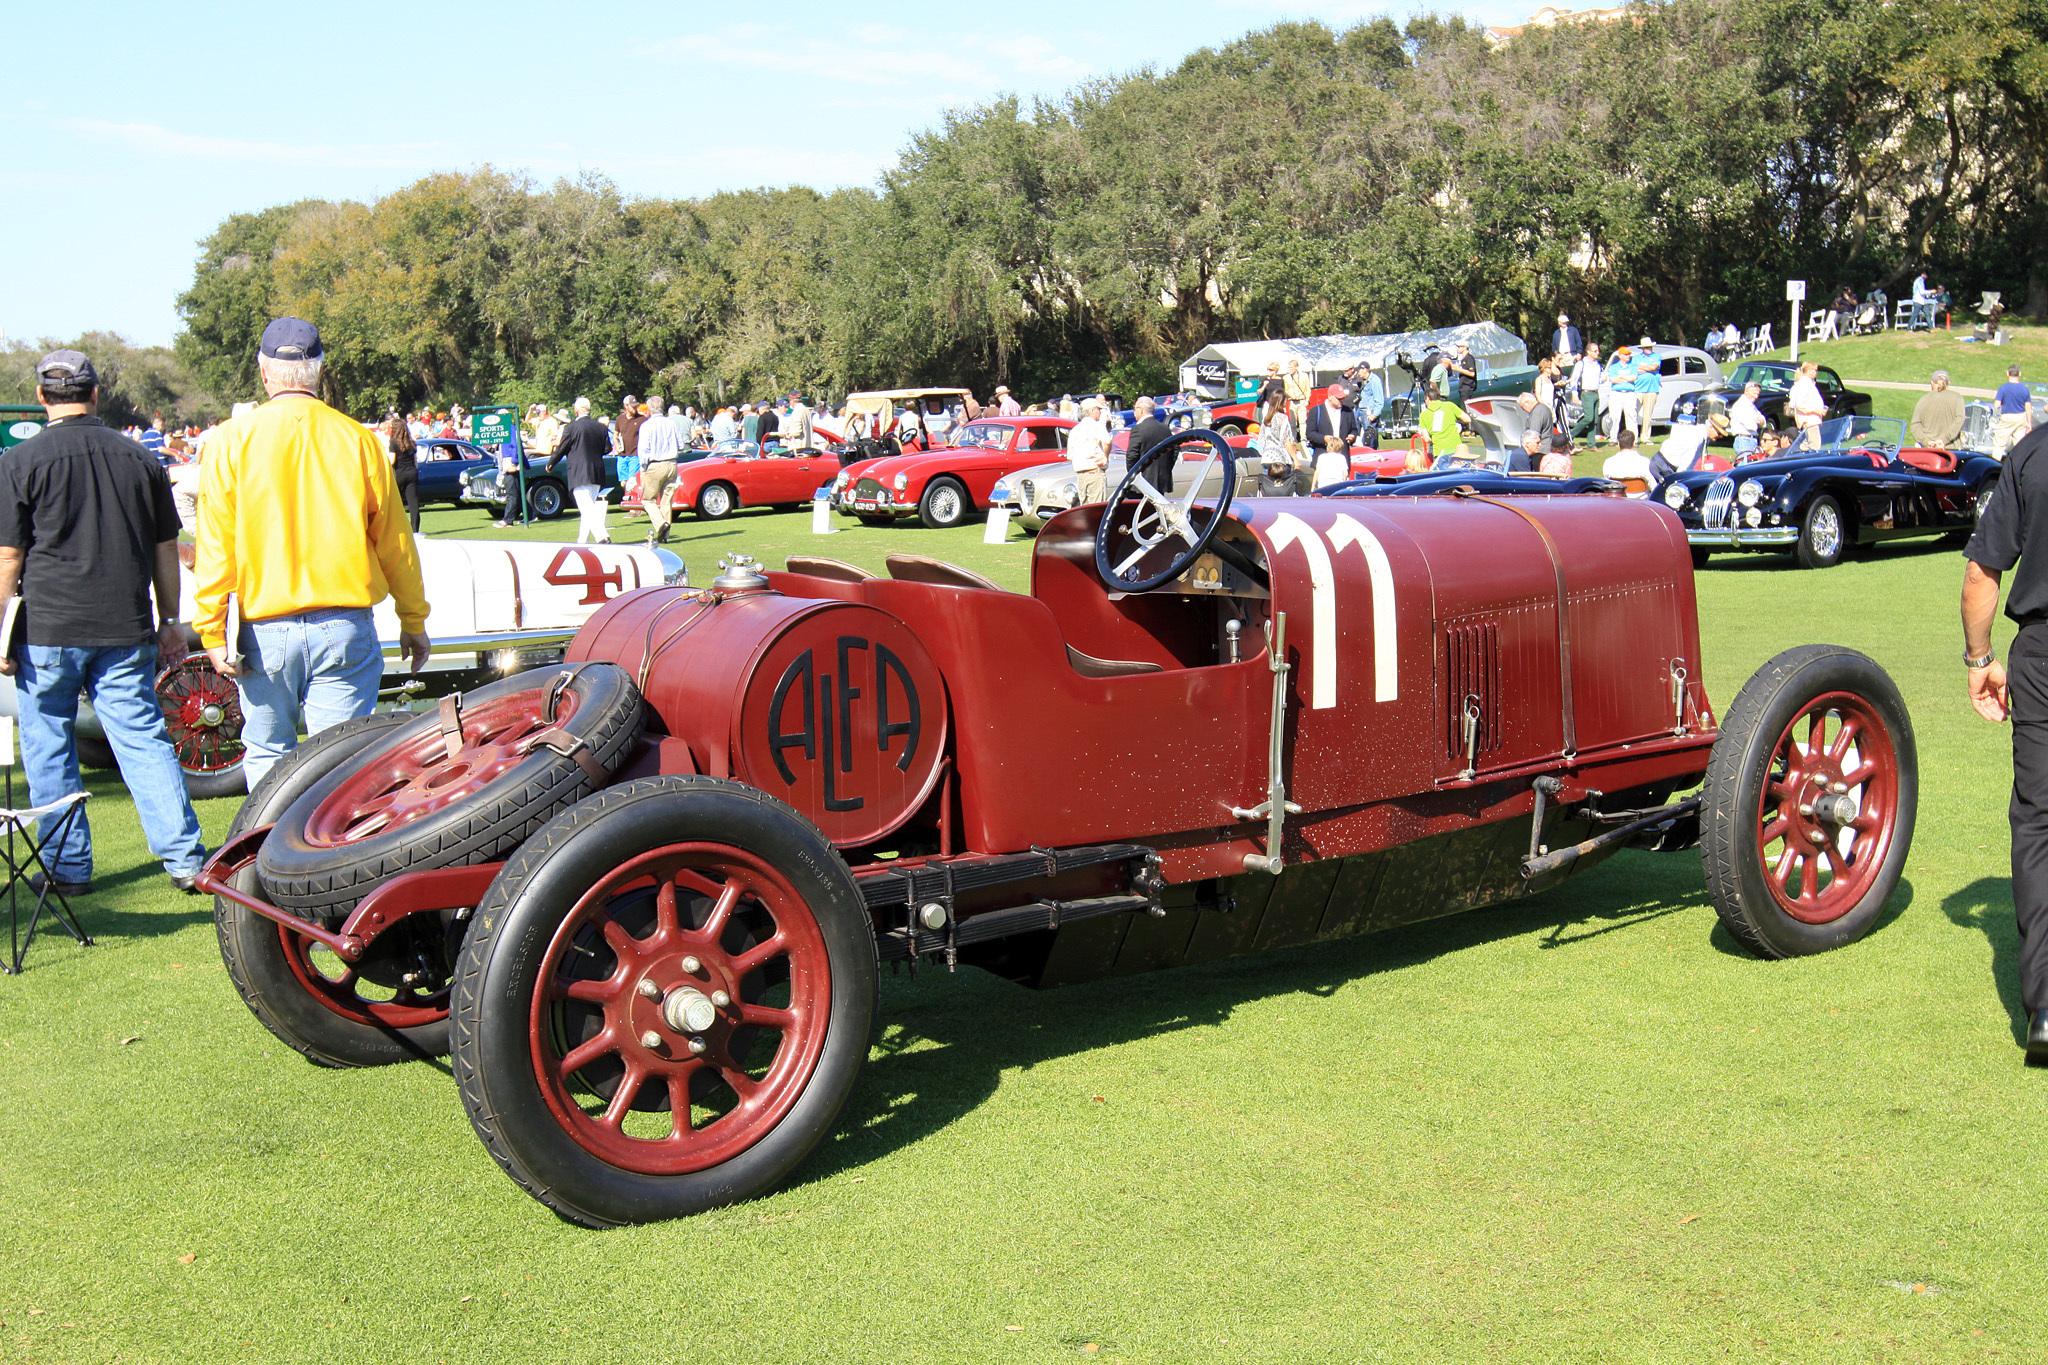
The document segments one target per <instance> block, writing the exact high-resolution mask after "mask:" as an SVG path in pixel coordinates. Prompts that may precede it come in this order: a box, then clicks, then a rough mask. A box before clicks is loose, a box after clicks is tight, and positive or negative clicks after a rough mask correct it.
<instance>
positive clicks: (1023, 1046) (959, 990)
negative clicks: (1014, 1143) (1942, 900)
mask: <svg viewBox="0 0 2048 1365" xmlns="http://www.w3.org/2000/svg"><path fill="white" fill-rule="evenodd" d="M1653 859H1654V861H1653ZM1660 862H1661V863H1662V864H1663V866H1662V867H1659V866H1658V864H1659V863H1660ZM1680 864H1685V865H1686V866H1685V867H1683V868H1680V867H1679V865H1680ZM1904 899H1905V900H1910V896H1908V897H1906V898H1904ZM1674 901H1682V902H1683V903H1680V904H1674V903H1673V902H1674ZM1699 904H1700V887H1699V881H1698V873H1697V864H1694V863H1691V861H1690V860H1689V859H1685V858H1682V857H1680V858H1662V857H1657V856H1656V855H1643V856H1642V857H1639V858H1636V859H1631V860H1630V862H1629V863H1628V864H1621V863H1620V860H1616V861H1615V862H1611V863H1609V864H1607V865H1605V867H1603V868H1602V869H1599V870H1597V871H1596V872H1595V873H1594V874H1592V875H1589V876H1587V877H1585V878H1584V879H1583V880H1582V881H1580V882H1578V883H1577V884H1576V885H1575V886H1574V887H1573V890H1572V891H1571V892H1564V891H1562V889H1560V890H1558V891H1553V892H1549V893H1546V894H1545V895H1543V896H1539V897H1537V898H1535V899H1532V900H1528V901H1517V902H1511V903H1510V904H1508V905H1506V906H1503V907H1500V908H1496V909H1491V910H1480V911H1472V912H1467V913H1465V914H1461V915H1455V916H1451V917H1447V918H1444V919H1438V920H1431V921H1428V922H1425V923H1422V924H1416V925H1410V926H1407V927H1405V928H1400V929H1393V930H1388V931H1386V932H1383V933H1379V934H1372V935H1367V936H1365V937H1362V938H1355V939H1344V940H1338V941H1333V942H1328V943H1319V944H1311V945H1306V946H1303V947H1299V948H1290V949H1282V950H1278V951H1273V952H1268V953H1263V954H1258V955H1255V956H1250V957H1242V958H1232V959H1227V960H1225V961H1221V962H1215V963H1208V964H1204V965H1201V966H1194V967H1181V968H1174V969H1170V970H1167V971H1161V972H1151V973H1147V974H1144V975H1139V976H1125V977H1118V978H1114V979H1111V980H1107V981H1099V982H1093V983H1090V984H1087V985H1079V986H1067V987H1062V988H1059V989H1055V990H1046V991H1034V990H1030V989H1027V988H1025V987H1021V986H1015V985H1012V984H1011V983H1009V982H1007V981H1004V980H1002V979H1000V978H997V977H994V976H991V975H989V974H987V973H984V972H980V971H975V970H971V969H969V970H963V971H962V972H960V973H958V974H957V975H953V976H948V974H947V973H946V972H945V970H944V969H943V968H936V969H931V968H927V969H925V970H922V971H920V972H919V974H918V976H917V977H916V978H915V979H912V978H911V977H909V976H908V974H907V973H906V974H902V975H894V976H892V975H887V974H885V975H884V976H883V978H882V989H881V993H880V1000H879V1001H878V1006H877V1013H878V1016H879V1018H880V1020H881V1022H882V1029H883V1037H882V1038H881V1039H880V1041H879V1042H878V1043H877V1044H876V1047H875V1049H874V1052H873V1054H872V1055H871V1057H870V1060H869V1063H868V1066H867V1068H866V1070H865V1071H864V1072H863V1073H862V1076H861V1080H860V1084H859V1085H858V1087H857V1088H856V1089H855V1091H854V1093H853V1096H852V1098H851V1099H850V1100H849V1101H848V1103H847V1107H846V1109H845V1111H844V1112H843V1113H842V1114H841V1115H840V1118H839V1121H838V1123H837V1124H836V1125H835V1128H834V1131H833V1133H832V1134H831V1135H830V1136H829V1137H827V1138H826V1140H825V1141H824V1142H823V1143H822V1144H821V1145H820V1146H819V1148H818V1150H817V1151H816V1152H815V1153H814V1154H813V1155H812V1156H811V1157H810V1158H809V1160H807V1161H806V1162H805V1163H804V1165H803V1166H802V1167H801V1168H799V1169H798V1171H797V1172H796V1173H795V1174H794V1177H793V1179H792V1181H791V1183H790V1187H791V1188H794V1187H796V1186H799V1185H804V1184H809V1183H811V1182H813V1181H818V1180H828V1179H831V1178H832V1177H834V1176H836V1175H839V1174H842V1173H844V1172H846V1171H849V1170H853V1169H856V1168H858V1167H861V1166H864V1165H866V1164H868V1163H870V1162H873V1161H875V1160H877V1159H879V1158H881V1157H884V1156H886V1155H888V1154H890V1153H893V1152H895V1151H897V1150H898V1149H900V1148H904V1147H908V1146H911V1145H913V1144H915V1143H917V1142H918V1141H920V1140H922V1139H924V1138H926V1137H929V1136H931V1135H933V1134H935V1133H938V1132H940V1131H941V1130H943V1129H945V1128H946V1127H948V1126H949V1125H951V1124H952V1123H954V1122H955V1121H956V1120H958V1119H960V1118H962V1117H964V1116H965V1115H967V1114H969V1113H971V1112H972V1111H973V1110H975V1109H976V1108H978V1107H979V1106H980V1105H981V1104H982V1103H983V1102H984V1101H986V1100H987V1099H988V1098H989V1096H990V1095H992V1094H993V1093H994V1092H995V1089H996V1086H997V1084H998V1083H999V1081H1000V1078H1001V1076H1002V1073H1003V1072H1005V1071H1008V1070H1013V1069H1016V1068H1020V1067H1022V1068H1029V1067H1032V1066H1035V1065H1037V1064H1039V1063H1041V1062H1046V1061H1050V1060H1053V1059H1056V1058H1061V1057H1067V1056H1071V1055H1074V1054H1076V1053H1081V1052H1086V1051H1090V1050H1093V1049H1096V1048H1101V1047H1109V1046H1115V1045H1117V1044H1120V1043H1128V1042H1133V1041H1136V1040H1138V1039H1142V1038H1150V1037H1155V1036H1158V1035H1161V1034H1167V1033H1176V1032H1179V1031H1182V1030H1186V1029H1199V1028H1214V1027H1219V1026H1221V1025H1223V1024H1225V1023H1227V1022H1228V1021H1229V1020H1230V1017H1231V1015H1232V1014H1233V1013H1234V1012H1235V1011H1236V1010H1237V1009H1238V1007H1239V1006H1241V1005H1245V1004H1247V1003H1250V1002H1252V1001H1255V1000H1263V999H1268V998H1270V997H1274V996H1285V995H1295V994H1306V995H1315V996H1325V997H1327V996H1330V995H1333V994H1335V993H1336V992H1337V991H1339V990H1341V989H1342V988H1344V987H1346V986H1349V985H1353V984H1355V983H1357V982H1360V981H1365V980H1369V979H1370V978H1372V977H1374V976H1376V975H1379V974H1381V973H1384V972H1397V971H1401V970H1403V969H1405V968H1409V967H1414V966H1418V965H1420V964H1423V963H1427V962H1430V961H1432V960H1434V959H1436V958H1439V957H1443V956H1445V955H1447V954H1454V953H1458V952H1462V951H1464V950H1465V949H1468V948H1472V947H1476V946H1478V945H1481V944H1485V943H1490V942H1494V941H1496V940H1499V939H1505V938H1517V937H1522V936H1526V935H1529V934H1532V933H1537V932H1539V931H1541V930H1544V929H1546V928H1547V929H1548V930H1549V931H1550V932H1549V933H1547V934H1543V935H1542V936H1541V937H1540V938H1539V939H1538V940H1537V947H1538V948H1539V949H1540V950H1544V951H1556V950H1560V949H1568V948H1570V947H1572V946H1574V945H1576V944H1579V943H1584V942H1587V941H1589V940H1591V939H1595V938H1599V937H1602V936H1603V935H1606V934H1612V933H1617V932H1622V931H1626V930H1632V929H1639V928H1642V927H1644V926H1647V925H1650V924H1653V923H1655V922H1656V921H1658V920H1661V919H1663V918H1665V917H1666V916H1669V915H1672V914H1676V913H1678V912H1679V911H1681V910H1697V909H1698V908H1699ZM1903 908H1904V905H1903V904H1901V905H1900V906H1899V909H1901V910H1903ZM1888 913H1890V912H1888ZM1715 927H1716V931H1717V933H1718V932H1722V931H1720V930H1719V925H1718V922H1717V924H1716V926H1715ZM1730 942H1731V943H1732V940H1731V941H1730Z"/></svg>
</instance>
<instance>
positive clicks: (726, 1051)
mask: <svg viewBox="0 0 2048 1365" xmlns="http://www.w3.org/2000/svg"><path fill="white" fill-rule="evenodd" d="M541 981H542V983H543V988H542V990H541V991H539V992H537V993H536V995H535V998H534V1002H533V1017H532V1039H533V1064H534V1068H535V1072H536V1075H537V1077H538V1079H539V1081H540V1084H541V1088H542V1093H544V1094H545V1095H546V1096H547V1100H548V1107H549V1108H550V1109H551V1110H552V1111H553V1112H554V1114H555V1117H556V1119H557V1120H558V1121H560V1122H561V1123H562V1124H563V1125H564V1126H565V1127H566V1128H567V1129H568V1131H569V1132H570V1133H571V1135H572V1136H574V1138H575V1139H576V1141H577V1142H578V1143H579V1144H581V1145H582V1146H583V1148H584V1149H585V1150H586V1151H588V1152H590V1153H591V1154H592V1155H593V1156H596V1157H599V1158H601V1159H602V1160H605V1161H607V1162H610V1163H611V1164H612V1165H614V1166H618V1167H621V1168H623V1169H625V1170H630V1171H639V1172H642V1173H644V1174H648V1175H676V1174H680V1173H683V1172H686V1171H700V1170H703V1169H705V1168H706V1167H709V1166H715V1165H717V1164H718V1163H719V1162H721V1161H726V1160H729V1159H730V1158H731V1157H733V1156H734V1155H736V1154H737V1153H739V1152H742V1151H744V1150H746V1149H747V1148H748V1147H750V1146H752V1145H753V1144H754V1143H755V1142H756V1141H758V1140H759V1139H760V1137H761V1135H762V1134H764V1133H766V1132H768V1131H769V1130H771V1129H773V1128H774V1126H775V1125H776V1124H777V1123H778V1122H780V1121H781V1119H782V1117H783V1115H784V1114H786V1113H788V1112H789V1107H790V1105H791V1104H793V1103H794V1102H795V1100H796V1097H797V1096H798V1095H799V1094H801V1093H802V1091H803V1087H804V1085H805V1083H806V1082H808V1081H809V1080H810V1076H811V1072H812V1071H813V1070H814V1069H815V1068H816V1066H817V1063H818V1055H819V1053H820V1052H821V1051H822V1050H823V1048H824V1041H825V1019H826V1017H827V1014H828V1012H829V1010H830V1007H831V999H832V983H831V973H830V970H829V968H828V966H827V964H826V960H825V942H824V938H823V936H822V935H821V934H820V933H819V931H818V926H817V922H816V921H815V920H813V919H812V918H811V915H810V912H809V911H808V909H806V908H805V907H804V905H803V903H802V900H801V899H800V898H799V897H798V896H797V894H796V892H795V890H794V889H793V888H792V887H791V886H790V885H789V882H788V880H787V878H785V877H784V876H783V875H782V874H781V873H780V872H778V871H777V870H776V869H775V868H773V867H771V866H769V865H768V864H767V863H766V862H764V861H763V860H762V859H760V858H759V857H757V856H756V855H753V854H751V853H748V852H747V851H745V850H743V849H738V848H732V847H730V846H724V845H712V844H683V845H675V846H672V847H669V848H663V849H658V850H656V851H654V852H652V853H649V854H647V855H645V856H643V857H640V858H635V859H633V860H632V861H630V862H628V863H626V864H624V865H623V866H621V867H620V868H619V869H618V870H617V871H616V872H615V873H614V874H613V875H612V876H611V877H609V878H607V879H606V880H605V882H604V884H603V885H601V886H599V887H598V888H596V889H595V890H594V891H593V892H592V893H591V894H590V895H588V896H586V897H585V898H584V899H583V901H582V902H581V903H580V904H579V905H578V906H577V907H576V909H575V911H574V912H572V913H571V915H570V916H569V917H568V918H567V919H566V920H564V921H563V923H562V926H561V928H560V929H559V930H557V932H556V934H555V938H554V942H552V943H551V944H549V946H548V952H547V957H546V959H545V960H544V961H543V963H542V966H541Z"/></svg>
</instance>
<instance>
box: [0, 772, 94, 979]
mask: <svg viewBox="0 0 2048 1365" xmlns="http://www.w3.org/2000/svg"><path fill="white" fill-rule="evenodd" d="M6 786H7V807H6V808H5V809H0V825H5V826H6V829H7V846H6V848H5V850H4V851H0V859H4V860H5V862H6V864H7V873H6V876H7V943H8V958H7V961H6V962H4V963H0V970H5V972H6V974H7V975H8V976H20V975H21V962H22V959H23V958H25V957H27V956H28V949H29V945H30V944H31V943H34V942H35V941H36V930H37V929H39V928H41V927H42V920H43V911H44V910H46V909H47V910H48V911H49V912H50V918H51V919H53V920H55V921H56V922H57V923H58V924H59V925H61V926H62V927H63V929H64V932H65V933H67V934H70V935H71V937H72V938H74V939H76V940H78V942H79V944H80V945H81V946H83V947H87V948H90V947H91V946H92V938H91V936H90V935H88V934H87V933H86V932H85V926H84V925H82V924H80V923H79V922H78V915H77V913H76V912H74V911H73V910H72V908H71V903H70V902H69V901H67V900H65V899H64V893H63V892H61V891H59V890H58V889H57V874H56V873H55V872H54V871H53V870H52V869H51V867H50V864H49V863H48V862H47V861H46V860H45V859H44V858H43V850H44V849H46V848H48V847H49V846H50V845H51V844H52V843H55V842H58V841H60V840H62V839H63V838H64V836H65V835H66V834H68V833H70V832H71V829H72V827H73V826H74V825H76V824H77V823H78V821H79V818H80V816H81V815H82V814H83V812H84V810H85V799H86V797H87V796H88V795H90V793H88V792H73V793H71V795H69V796H66V797H61V798H59V799H58V800H55V801H52V802H50V803H49V804H48V805H46V806H36V807H33V808H32V809H29V810H15V809H14V808H13V807H14V769H13V768H12V767H9V768H8V769H7V783H6ZM39 820H49V821H50V822H51V823H50V827H49V832H48V833H47V834H45V835H44V836H43V837H42V838H40V839H38V838H37V837H36V833H35V825H36V822H37V821H39ZM17 840H19V841H20V843H21V844H23V845H26V847H24V848H17V846H16V841H17ZM34 872H41V873H42V874H43V885H42V888H41V889H40V890H39V891H37V892H36V899H35V905H34V906H33V907H32V908H31V909H30V911H29V917H28V928H27V930H26V931H24V930H23V929H22V927H21V908H22V907H21V899H22V895H21V893H22V889H23V888H22V882H23V879H24V878H26V877H27V876H29V875H30V874H32V873H34ZM53 896H54V897H56V902H55V904H52V903H51V897H53Z"/></svg>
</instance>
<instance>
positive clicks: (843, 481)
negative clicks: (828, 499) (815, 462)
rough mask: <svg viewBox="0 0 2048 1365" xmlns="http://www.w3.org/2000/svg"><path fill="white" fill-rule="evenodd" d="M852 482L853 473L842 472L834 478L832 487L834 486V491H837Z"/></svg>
mask: <svg viewBox="0 0 2048 1365" xmlns="http://www.w3.org/2000/svg"><path fill="white" fill-rule="evenodd" d="M852 482H853V475H851V474H841V475H839V476H838V477H837V478H835V479H833V480H832V488H833V491H834V492H837V491H838V490H839V489H842V488H844V487H846V485H847V484H849V483H852Z"/></svg>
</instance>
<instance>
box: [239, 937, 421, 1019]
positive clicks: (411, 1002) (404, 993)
mask: <svg viewBox="0 0 2048 1365" xmlns="http://www.w3.org/2000/svg"><path fill="white" fill-rule="evenodd" d="M428 918H429V919H430V920H431V919H432V917H431V916H430V917H428ZM433 922H434V923H435V924H437V925H438V923H439V921H433ZM277 936H278V938H279V939H280V940H281V941H282V942H283V944H284V960H285V961H286V962H287V963H289V964H290V965H291V969H292V975H293V976H296V977H297V978H298V979H299V984H300V985H302V986H304V987H305V988H306V993H307V994H308V995H310V996H312V997H313V998H314V999H315V1000H318V1001H319V1002H320V1003H321V1004H323V1005H325V1006H326V1007H327V1008H328V1009H330V1010H333V1011H334V1012H335V1013H336V1014H338V1015H340V1016H341V1017H342V1018H344V1019H347V1020H349V1021H351V1022H353V1023H357V1024H365V1025H368V1026H369V1027H371V1028H384V1029H405V1028H418V1027H419V1026H420V1025H422V1024H438V1023H440V1022H441V1021H442V1020H443V1019H446V1018H447V1017H448V987H447V986H445V985H443V986H442V987H441V988H440V989H438V990H436V991H434V992H432V993H430V994H424V995H423V994H420V993H418V992H415V991H414V990H413V989H412V988H411V987H410V986H405V985H399V986H396V987H380V986H378V985H377V984H376V983H374V982H372V981H369V980H368V979H367V978H365V977H364V976H363V975H362V973H361V972H360V971H359V970H357V969H356V968H355V967H352V966H350V965H349V964H348V963H347V962H345V961H343V960H342V958H341V956H340V955H339V954H337V953H336V952H334V950H333V949H331V948H329V947H327V946H326V945H325V944H321V943H315V942H314V941H313V940H312V939H309V938H307V937H305V936H304V935H302V934H295V933H293V932H292V931H291V930H290V929H287V928H285V926H283V925H282V924H280V925H278V926H277Z"/></svg>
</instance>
